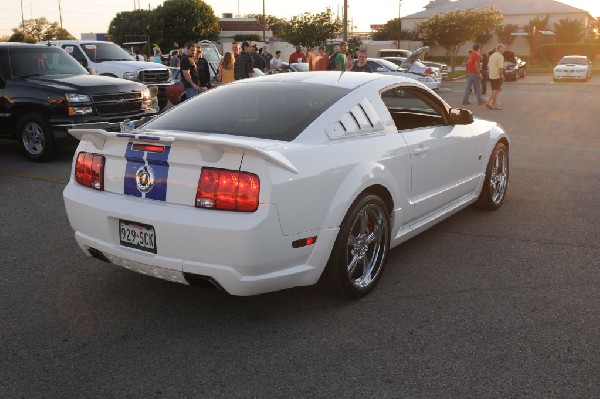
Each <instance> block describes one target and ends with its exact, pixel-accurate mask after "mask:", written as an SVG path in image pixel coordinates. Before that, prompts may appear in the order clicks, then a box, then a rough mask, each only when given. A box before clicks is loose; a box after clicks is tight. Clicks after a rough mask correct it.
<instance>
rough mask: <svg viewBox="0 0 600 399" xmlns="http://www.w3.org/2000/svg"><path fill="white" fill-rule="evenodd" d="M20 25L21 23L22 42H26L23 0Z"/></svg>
mask: <svg viewBox="0 0 600 399" xmlns="http://www.w3.org/2000/svg"><path fill="white" fill-rule="evenodd" d="M21 25H23V42H26V40H25V14H24V12H23V0H21Z"/></svg>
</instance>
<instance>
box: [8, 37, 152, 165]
mask: <svg viewBox="0 0 600 399" xmlns="http://www.w3.org/2000/svg"><path fill="white" fill-rule="evenodd" d="M151 105H152V101H151V98H150V93H149V91H148V88H147V87H146V86H145V85H143V84H141V83H136V82H131V81H129V80H125V79H115V78H112V77H105V76H94V75H90V74H89V73H88V71H87V70H86V69H85V68H83V67H82V66H81V65H80V64H79V63H78V62H77V61H75V59H73V58H72V57H71V56H70V55H69V54H67V52H65V51H64V50H62V49H60V48H57V47H50V46H46V45H34V44H23V43H0V138H14V139H17V140H18V141H19V144H20V146H21V148H22V149H23V151H24V153H25V156H26V157H27V158H29V159H30V160H32V161H37V162H43V161H47V160H50V159H52V158H53V157H54V156H55V155H56V153H57V151H58V145H57V140H56V138H57V137H59V136H61V135H62V136H64V135H66V132H67V130H68V129H70V128H100V129H106V130H119V128H120V125H121V123H122V122H124V121H127V120H129V121H131V122H134V123H135V121H139V120H143V119H146V118H147V117H149V116H152V115H154V114H156V111H155V110H153V109H152V108H151Z"/></svg>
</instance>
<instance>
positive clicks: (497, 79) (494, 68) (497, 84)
mask: <svg viewBox="0 0 600 399" xmlns="http://www.w3.org/2000/svg"><path fill="white" fill-rule="evenodd" d="M505 50H506V46H504V44H502V43H500V44H498V45H497V46H496V52H495V53H494V54H492V55H490V60H489V61H488V66H489V68H490V83H491V85H492V94H491V95H490V98H489V99H488V101H487V102H486V103H485V106H486V107H488V108H489V109H494V110H500V109H502V108H500V107H499V106H498V94H500V92H501V91H502V81H503V80H504V55H503V54H504V51H505Z"/></svg>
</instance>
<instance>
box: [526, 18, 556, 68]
mask: <svg viewBox="0 0 600 399" xmlns="http://www.w3.org/2000/svg"><path fill="white" fill-rule="evenodd" d="M549 19H550V15H545V16H543V17H540V16H537V17H535V18H533V19H531V20H529V22H528V23H527V25H525V32H527V36H526V37H525V38H526V39H527V42H529V53H530V54H531V57H532V58H535V56H536V46H535V44H536V42H535V37H536V35H537V34H538V32H540V31H542V30H547V29H548V20H549Z"/></svg>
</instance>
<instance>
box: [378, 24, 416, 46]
mask: <svg viewBox="0 0 600 399" xmlns="http://www.w3.org/2000/svg"><path fill="white" fill-rule="evenodd" d="M414 36H415V32H414V31H408V30H402V21H401V19H400V18H394V19H390V20H389V21H387V22H386V24H385V25H384V26H383V28H381V29H379V30H378V31H377V32H375V33H374V34H373V35H372V39H373V40H394V41H395V42H396V46H397V47H398V48H400V40H412V39H414Z"/></svg>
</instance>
